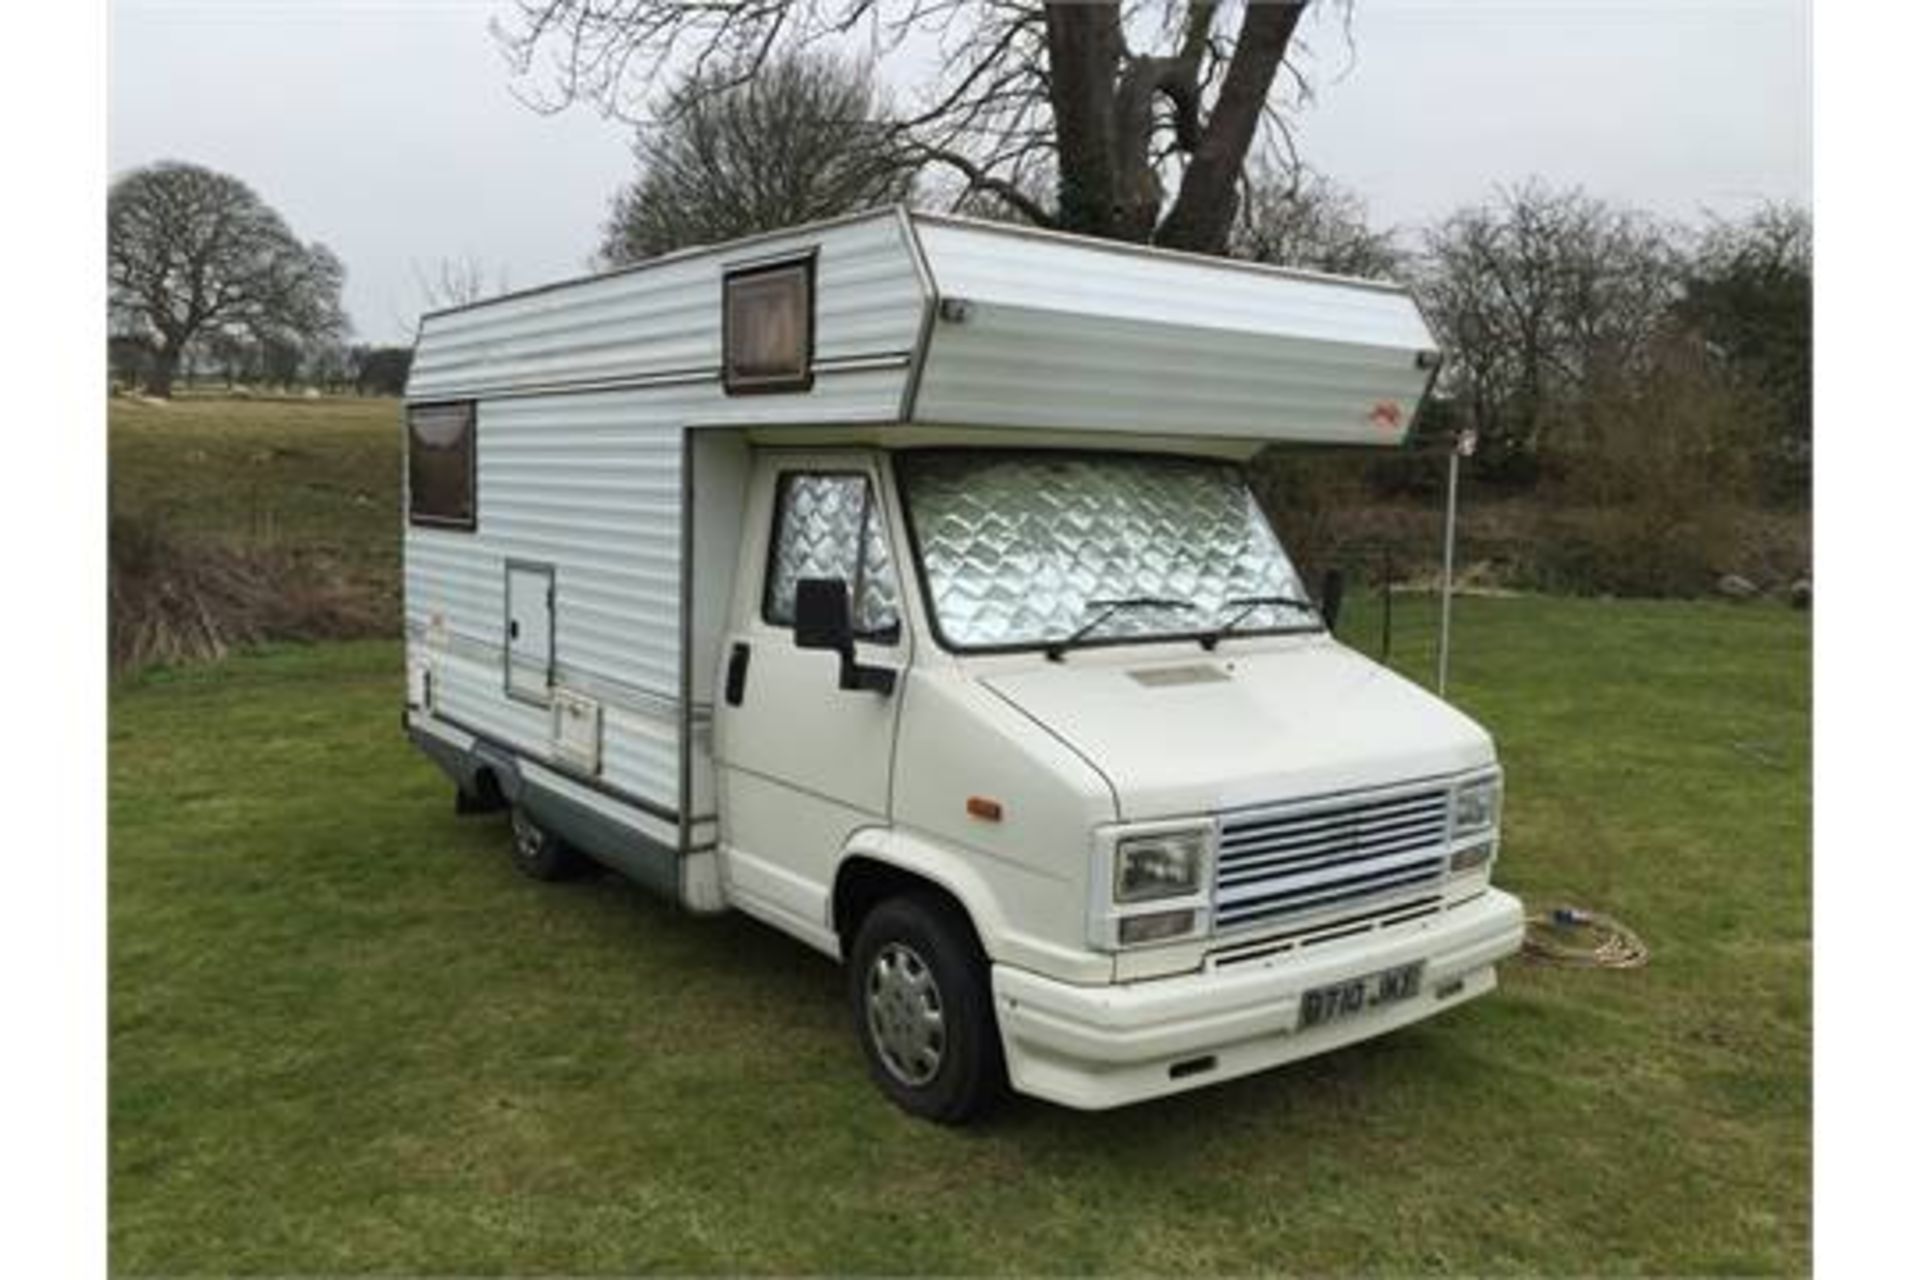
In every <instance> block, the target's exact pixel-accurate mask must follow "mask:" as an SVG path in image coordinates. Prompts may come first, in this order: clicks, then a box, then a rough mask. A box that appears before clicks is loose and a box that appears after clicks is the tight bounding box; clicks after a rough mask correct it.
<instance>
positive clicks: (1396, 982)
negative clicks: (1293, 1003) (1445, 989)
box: [1300, 960, 1426, 1028]
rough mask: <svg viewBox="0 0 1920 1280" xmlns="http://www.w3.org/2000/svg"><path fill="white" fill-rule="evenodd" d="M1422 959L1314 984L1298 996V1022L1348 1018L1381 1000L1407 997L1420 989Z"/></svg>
mask: <svg viewBox="0 0 1920 1280" xmlns="http://www.w3.org/2000/svg"><path fill="white" fill-rule="evenodd" d="M1425 967H1426V962H1425V961H1423V960H1416V961H1414V962H1413V963H1412V964H1403V965H1400V966H1398V967H1396V968H1392V969H1383V970H1381V971H1380V972H1379V973H1369V974H1367V975H1366V976H1365V977H1363V978H1348V979H1347V980H1346V981H1345V982H1334V983H1329V984H1328V985H1327V986H1324V987H1315V988H1314V989H1313V990H1311V991H1309V992H1307V993H1306V994H1305V995H1303V996H1301V997H1300V1025H1301V1026H1302V1027H1303V1028H1304V1027H1317V1026H1320V1025H1321V1024H1322V1023H1327V1022H1336V1021H1338V1020H1339V1019H1341V1018H1351V1017H1353V1016H1355V1015H1356V1014H1361V1013H1365V1012H1366V1011H1367V1010H1369V1009H1375V1008H1378V1007H1379V1006H1381V1005H1383V1004H1393V1003H1395V1002H1396V1001H1400V1000H1407V999H1411V998H1412V997H1413V996H1414V995H1416V994H1418V992H1419V990H1420V972H1421V970H1422V969H1424V968H1425Z"/></svg>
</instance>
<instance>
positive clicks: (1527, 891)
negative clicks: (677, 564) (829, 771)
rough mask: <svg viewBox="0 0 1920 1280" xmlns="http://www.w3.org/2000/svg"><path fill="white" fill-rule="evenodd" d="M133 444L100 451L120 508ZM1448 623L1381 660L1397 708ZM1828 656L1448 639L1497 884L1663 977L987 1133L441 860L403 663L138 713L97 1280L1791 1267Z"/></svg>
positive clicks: (1681, 620)
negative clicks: (1407, 671)
mask: <svg viewBox="0 0 1920 1280" xmlns="http://www.w3.org/2000/svg"><path fill="white" fill-rule="evenodd" d="M151 412H154V413H166V412H171V411H168V410H154V411H151ZM141 425H142V424H141V422H140V421H139V420H137V419H136V420H123V419H116V423H115V435H114V449H115V456H114V467H115V472H116V479H115V483H116V487H118V486H119V485H120V484H121V483H122V481H123V480H124V479H126V478H127V477H128V476H130V475H132V474H133V472H132V471H131V470H130V469H129V468H130V467H131V466H132V465H134V464H133V463H131V462H123V449H127V448H135V449H144V448H146V447H148V445H149V443H150V442H148V441H145V440H142V439H140V438H139V436H138V434H137V431H138V429H139V427H140V426H141ZM198 429H199V428H196V430H198ZM323 429H324V430H331V429H334V428H332V427H326V428H323ZM338 429H339V430H341V431H342V432H343V433H345V434H343V439H345V438H349V437H350V436H351V433H352V431H353V430H355V428H351V427H347V426H341V427H339V428H338ZM204 430H205V431H206V432H208V433H209V435H208V437H207V440H208V442H207V444H206V445H204V446H201V447H205V448H207V449H209V450H211V449H213V448H216V447H222V446H221V445H220V444H219V436H220V427H219V424H217V423H210V424H209V425H207V426H206V427H205V428H204ZM352 438H357V437H352ZM313 439H314V436H312V435H302V436H301V437H300V438H299V439H297V440H294V441H290V442H289V445H288V447H289V448H294V449H310V448H313V447H314V446H313V444H312V440H313ZM129 441H131V442H132V443H131V444H129ZM153 447H154V450H155V452H154V453H153V454H152V456H150V457H146V458H143V459H139V460H138V465H139V466H141V467H149V466H151V467H159V468H163V469H164V468H165V467H166V466H167V463H166V460H165V455H164V452H163V451H162V450H160V449H159V446H158V445H157V444H155V445H154V446H153ZM259 465H260V466H262V467H263V468H272V467H275V466H277V465H278V463H276V462H275V461H273V460H271V459H270V460H268V461H265V462H262V463H260V464H259ZM316 465H318V464H316ZM330 465H331V464H330V463H329V464H325V466H330ZM325 466H322V467H321V474H325ZM296 473H297V476H298V477H299V479H298V483H300V484H302V485H306V484H307V483H308V480H307V479H306V477H307V476H308V474H309V473H308V471H307V470H306V468H304V467H301V468H297V469H296ZM188 474H191V473H188ZM168 483H170V482H168ZM315 483H320V482H315ZM308 496H309V497H310V498H311V500H312V507H311V515H310V516H302V517H301V521H302V522H303V523H301V524H300V526H299V527H300V528H301V529H306V528H312V529H314V530H317V531H319V533H320V535H321V536H331V535H328V534H327V530H329V529H333V528H335V527H336V525H335V521H336V517H337V516H338V512H339V505H338V503H337V502H335V500H334V499H335V498H336V497H337V496H338V495H328V494H326V493H324V492H313V493H310V494H309V495H308ZM388 497H390V494H389V495H376V498H377V500H378V502H379V503H380V504H381V505H378V506H377V507H376V510H377V511H379V512H383V513H386V512H391V511H392V509H393V508H392V505H391V503H390V502H388V501H387V498H388ZM232 498H233V495H231V494H226V495H223V494H218V493H214V494H207V495H205V501H206V502H208V503H220V502H224V501H228V500H230V499H232ZM308 519H310V520H311V522H312V523H311V524H310V525H308V524H306V523H304V522H305V521H307V520H308ZM293 523H294V522H293V521H292V520H290V519H288V520H287V521H286V522H285V523H284V524H283V526H282V527H283V528H287V529H288V530H289V531H290V532H291V531H292V528H293ZM340 529H341V536H342V537H343V538H346V539H347V540H348V541H357V540H359V539H361V538H362V537H366V538H369V539H370V538H372V537H373V536H374V534H373V532H371V531H373V530H377V536H378V537H381V538H387V537H391V532H392V523H391V519H390V517H383V520H382V521H381V522H378V523H376V524H374V525H369V526H367V528H366V529H365V530H362V529H361V527H360V526H359V525H358V524H357V523H353V522H348V523H347V524H346V525H343V526H340ZM301 536H304V534H302V535H301ZM343 545H345V544H344V543H343ZM1355 604H1356V605H1357V606H1361V607H1360V608H1359V609H1358V610H1357V614H1356V617H1355V621H1354V624H1353V626H1352V628H1351V633H1352V634H1353V635H1355V636H1356V637H1357V638H1358V642H1359V643H1360V644H1361V646H1362V647H1363V648H1364V647H1367V644H1368V643H1369V642H1370V640H1371V637H1372V634H1373V629H1372V625H1371V623H1370V621H1369V620H1368V619H1367V618H1366V617H1365V616H1364V614H1365V612H1366V610H1365V607H1364V606H1366V605H1367V604H1368V602H1367V601H1356V602H1355ZM1430 621H1431V619H1430V616H1429V615H1428V613H1427V612H1426V611H1425V610H1422V609H1420V608H1419V607H1418V606H1410V607H1408V608H1403V609H1402V611H1401V616H1400V619H1399V622H1398V627H1399V637H1398V638H1397V639H1396V651H1397V652H1398V653H1399V654H1401V655H1403V656H1404V657H1406V658H1407V659H1408V660H1410V661H1414V662H1417V663H1418V665H1419V666H1420V668H1421V669H1422V673H1424V668H1425V665H1426V654H1427V653H1428V652H1429V651H1430V639H1431V634H1430ZM1809 631H1810V628H1809V626H1808V621H1807V618H1806V616H1805V615H1803V614H1795V613H1791V612H1789V611H1787V610H1785V609H1782V608H1778V607H1773V606H1757V605H1756V606H1750V607H1745V608H1742V607H1736V606H1726V605H1686V604H1625V603H1612V604H1609V603H1601V602H1590V601H1588V602H1579V601H1556V600H1547V599H1539V598H1516V599H1504V600H1492V599H1487V600H1481V599H1476V600H1470V601H1467V602H1465V603H1464V604H1463V606H1462V609H1461V614H1460V626H1459V633H1458V636H1459V639H1458V661H1457V663H1456V667H1455V684H1454V689H1453V692H1454V694H1455V697H1456V699H1457V701H1459V702H1460V703H1461V704H1462V705H1463V706H1465V707H1466V708H1467V709H1468V710H1469V711H1471V712H1472V713H1473V714H1475V715H1476V716H1478V717H1479V718H1480V719H1482V721H1483V722H1484V723H1486V724H1487V725H1488V726H1489V727H1490V728H1491V729H1492V730H1493V731H1494V732H1495V734H1496V736H1497V737H1498V739H1499V741H1500V743H1501V747H1502V753H1503V756H1504V759H1505V762H1506V766H1507V770H1508V796H1509V800H1508V809H1507V825H1506V831H1507V842H1506V847H1505V852H1504V854H1503V858H1502V863H1501V867H1500V871H1499V878H1500V879H1501V880H1502V881H1503V882H1504V883H1505V884H1506V885H1507V886H1508V887H1510V888H1512V889H1514V890H1516V891H1518V892H1520V893H1521V894H1522V895H1523V896H1525V897H1526V898H1527V899H1528V901H1529V902H1530V903H1531V904H1534V905H1546V904H1551V903H1554V902H1559V901H1563V900H1572V901H1577V902H1579V903H1581V904H1584V905H1588V906H1594V907H1601V908H1604V909H1607V910H1609V911H1612V912H1615V913H1617V914H1619V915H1621V916H1622V917H1624V918H1625V919H1626V920H1627V921H1629V922H1630V923H1632V924H1633V925H1634V926H1635V927H1637V928H1638V929H1639V930H1640V932H1641V933H1642V934H1643V936H1644V937H1645V938H1646V939H1647V940H1648V942H1649V943H1650V944H1651V946H1652V948H1653V952H1654V956H1653V963H1652V965H1651V966H1650V967H1649V968H1647V969H1645V970H1641V971H1637V972H1578V971H1565V970H1549V969H1541V968H1534V967H1529V966H1526V965H1524V964H1520V963H1511V964H1509V965H1508V966H1506V967H1505V969H1504V972H1503V984H1504V985H1503V988H1502V990H1501V991H1500V992H1499V993H1497V994H1496V995H1494V996H1493V997H1490V998H1488V999H1486V1000H1483V1001H1480V1002H1477V1003H1476V1004H1473V1005H1471V1006H1469V1007H1467V1008H1465V1009H1462V1010H1459V1011H1457V1012H1454V1013H1452V1014H1449V1015H1446V1016H1444V1017H1442V1018H1440V1019H1437V1020H1435V1021H1432V1022H1429V1023H1425V1024H1422V1025H1420V1026H1418V1027H1416V1028H1413V1029H1410V1030H1408V1031H1405V1032H1402V1033H1400V1034H1398V1035H1395V1036H1392V1037H1389V1038H1387V1039H1385V1040H1380V1041H1375V1042H1372V1043H1369V1044H1365V1045H1361V1046H1358V1047H1355V1048H1353V1049H1349V1050H1346V1051H1343V1052H1340V1053H1337V1054H1334V1055H1331V1056H1328V1057H1324V1058H1321V1059H1316V1060H1312V1061H1308V1062H1306V1063H1302V1064H1299V1065H1297V1066H1294V1067H1290V1068H1284V1069H1282V1070H1279V1071H1276V1072H1273V1073H1269V1074H1267V1075H1263V1076H1259V1077H1256V1078H1253V1079H1250V1080H1246V1081H1241V1082H1237V1083H1234V1084H1230V1085H1226V1086H1223V1087H1219V1088H1215V1089H1211V1090H1207V1091H1203V1092H1200V1093H1197V1094H1193V1095H1188V1096H1185V1097H1182V1098H1177V1099H1171V1100H1167V1101H1164V1102H1160V1103H1155V1104H1150V1105H1147V1106H1144V1107H1139V1108H1135V1109H1132V1110H1128V1111H1123V1112H1118V1113H1109V1114H1102V1115H1082V1114H1075V1113H1071V1112H1067V1111H1063V1110H1059V1109H1055V1108H1052V1107H1049V1106H1046V1105H1043V1104H1039V1103H1032V1102H1024V1101H1016V1102H1014V1103H1013V1104H1011V1105H1010V1106H1009V1107H1007V1108H1006V1110H1005V1111H1004V1113H1003V1114H1002V1115H1001V1116H1000V1117H999V1118H998V1119H997V1120H996V1121H995V1122H993V1123H992V1124H990V1125H988V1126H987V1127H985V1128H983V1129H980V1130H976V1131H968V1132H952V1131H947V1130H941V1129H937V1128H933V1127H930V1126H928V1125H925V1124H921V1123H917V1122H914V1121H911V1120H909V1119H907V1118H906V1117H904V1116H903V1115H901V1114H900V1113H898V1112H897V1111H895V1110H894V1109H893V1108H892V1107H890V1106H889V1105H888V1104H887V1103H886V1102H885V1101H884V1100H883V1099H882V1098H881V1096H880V1094H879V1093H878V1092H877V1091H876V1090H875V1089H873V1088H872V1087H871V1086H870V1085H869V1084H868V1083H867V1082H866V1080H865V1079H864V1077H863V1074H862V1066H861V1062H860V1059H859V1056H858V1052H857V1049H856V1046H855V1044H854V1040H853V1037H852V1035H851V1033H850V1029H849V1027H848V1025H847V1024H848V1019H847V1016H846V1014H845V1012H844V1009H843V1002H842V997H841V977H840V974H839V972H838V970H836V969H835V968H834V967H833V966H831V965H830V964H828V963H827V962H826V961H824V960H822V959H820V958H818V957H816V956H815V955H813V954H812V953H811V952H808V951H806V950H804V949H802V948H801V947H800V946H799V945H797V944H795V943H791V942H789V941H787V940H785V939H784V938H782V937H780V936H778V935H776V934H774V933H772V932H770V931H768V930H765V929H763V928H761V927H759V926H756V925H754V924H751V923H749V922H747V921H745V920H743V919H739V918H732V917H727V918H721V919H717V920H698V919H693V918H690V917H687V916H684V915H680V914H676V913H675V912H674V911H672V910H670V909H668V908H667V907H665V906H663V905H661V904H660V903H658V902H656V901H654V900H652V899H650V898H648V897H646V896H645V895H644V894H643V893H641V892H640V891H639V890H637V889H633V888H631V887H629V886H627V885H625V884H623V883H622V882H620V881H618V880H615V879H613V878H611V877H607V878H601V879H597V880H591V881H587V882H584V883H579V884H572V885H565V886H534V885H532V884H529V883H527V882H525V881H523V880H521V879H520V878H519V877H518V876H517V875H516V874H515V873H514V872H513V871H512V870H511V869H510V868H509V866H508V865H507V860H506V856H505V852H504V846H505V842H506V835H505V831H504V829H503V824H502V823H501V822H500V820H499V819H497V818H494V817H478V818H473V817H469V818H456V817H455V816H454V814H453V812H452V805H451V797H450V794H449V791H448V788H447V786H446V785H445V783H444V782H443V780H442V779H441V778H440V777H439V776H438V775H437V774H436V773H435V772H434V771H433V770H432V769H431V767H430V766H429V765H427V764H426V762H425V761H424V760H422V759H419V758H416V757H415V756H414V755H413V754H412V753H411V751H410V749H409V748H408V747H407V746H406V745H405V743H404V742H403V740H402V738H401V736H400V732H399V727H398V723H397V721H398V713H399V712H398V709H399V702H400V681H399V653H398V649H397V647H396V646H395V645H394V644H392V643H388V642H384V641H368V642H351V643H340V644H329V645H323V646H316V647H312V648H286V649H280V650H274V651H268V652H264V653H259V654H251V655H246V656H242V657H237V658H234V659H232V660H229V661H227V662H225V663H222V664H219V665H215V666H206V667H199V668H191V669H180V670H159V671H150V672H147V673H145V674H142V675H139V676H137V677H133V678H130V679H127V680H124V681H122V682H121V683H120V684H119V685H118V686H117V687H116V689H115V691H114V696H113V704H112V722H111V738H112V743H111V771H112V795H111V829H112V841H113V843H112V853H111V865H110V923H111V936H112V954H111V960H110V972H111V1043H112V1063H111V1070H112V1090H111V1119H112V1148H111V1157H110V1165H111V1190H112V1261H113V1265H114V1268H115V1270H116V1271H118V1272H122V1273H129V1272H141V1273H180V1272H204V1271H220V1272H302V1273H316V1272H318V1273H340V1272H383V1273H408V1272H431V1273H497V1272H541V1273H552V1272H563V1273H564V1272H571V1273H586V1272H610V1271H622V1272H631V1271H679V1272H689V1271H728V1272H740V1271H751V1272H775V1271H777V1272H803V1271H834V1272H866V1273H873V1272H942V1273H959V1272H989V1271H991V1272H1009V1271H1022V1272H1034V1271H1045V1272H1076V1273H1091V1272H1118V1271H1126V1272H1253V1271H1260V1272H1270V1271H1297V1272H1353V1271H1366V1272H1408V1271H1434V1270H1445V1271H1456V1272H1473V1273H1490V1272H1530V1273H1538V1272H1552V1273H1563V1274H1564V1273H1590V1272H1658V1273H1699V1272H1723V1273H1732V1272H1738V1273H1777V1272H1799V1271H1804V1270H1806V1269H1807V1268H1808V1267H1809V1266H1810V1241H1809V1180H1810V1152H1811V1139H1810V1069H1811V1061H1810V1058H1811V1013H1810V1007H1809V1006H1810V991H1809V977H1810V968H1811V950H1810V937H1809V896H1810V877H1811V868H1810V862H1809V857H1808V831H1809V819H1810V804H1811V796H1810V783H1809V764H1810V759H1809V756H1810V743H1809V710H1810V709H1809V690H1808V685H1809V665H1808V658H1809V655H1808V649H1809V639H1810V636H1809Z"/></svg>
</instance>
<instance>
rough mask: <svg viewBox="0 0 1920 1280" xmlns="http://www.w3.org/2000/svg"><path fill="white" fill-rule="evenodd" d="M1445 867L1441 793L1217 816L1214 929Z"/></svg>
mask: <svg viewBox="0 0 1920 1280" xmlns="http://www.w3.org/2000/svg"><path fill="white" fill-rule="evenodd" d="M1446 869H1447V789H1446V788H1445V787H1429V788H1425V789H1421V790H1414V791H1405V790H1401V791H1394V792H1390V793H1385V794H1382V793H1378V792H1376V793H1374V794H1372V795H1366V796H1345V797H1341V798H1339V799H1334V800H1322V801H1313V802H1309V803H1307V804H1304V805H1290V806H1288V807H1287V808H1285V809H1268V810H1264V811H1256V812H1251V813H1244V814H1235V815H1232V816H1230V817H1228V818H1226V819H1225V820H1224V821H1223V822H1222V823H1221V827H1220V857H1219V864H1218V867H1217V869H1216V870H1215V872H1214V920H1215V923H1216V925H1217V926H1218V927H1219V928H1221V929H1234V928H1239V927H1242V926H1245V925H1250V924H1256V923H1267V922H1271V921H1279V920H1294V919H1300V918H1305V917H1308V916H1314V915H1318V914H1320V913H1321V912H1323V911H1333V910H1345V909H1347V908H1351V907H1353V906H1354V905H1356V904H1359V903H1370V902H1383V901H1385V900H1387V899H1390V898H1396V897H1400V896H1404V895H1406V894H1408V893H1410V892H1412V891H1415V890H1418V889H1424V888H1426V887H1428V886H1430V885H1432V884H1434V883H1436V882H1437V881H1439V880H1440V879H1441V878H1442V877H1443V876H1444V875H1445V874H1446Z"/></svg>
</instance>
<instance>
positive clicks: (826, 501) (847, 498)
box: [761, 471, 900, 640]
mask: <svg viewBox="0 0 1920 1280" xmlns="http://www.w3.org/2000/svg"><path fill="white" fill-rule="evenodd" d="M802 578H839V579H841V580H843V581H844V582H846V584H847V587H848V589H849V590H850V591H851V592H852V594H853V625H854V629H855V631H857V632H858V633H859V634H860V635H862V636H866V637H868V638H871V639H877V640H886V639H892V638H893V637H894V636H897V635H898V634H899V631H900V587H899V582H898V580H897V579H896V578H895V576H894V571H893V560H892V557H891V556H889V555H888V553H887V539H886V533H885V530H884V529H883V528H882V527H881V523H880V510H879V505H878V503H877V502H876V501H875V499H874V492H873V486H872V484H871V483H869V481H868V479H867V477H866V476H865V475H864V474H859V473H854V472H835V473H824V472H805V471H789V472H787V473H786V474H785V475H783V476H781V477H780V488H779V495H778V499H777V502H776V506H775V510H774V524H773V547H772V549H771V554H770V556H769V558H768V563H767V584H766V593H765V596H764V597H763V599H762V601H761V615H762V616H763V617H764V618H765V619H766V620H767V621H768V622H769V623H772V624H773V625H774V626H780V627H787V626H792V625H793V600H794V596H795V594H796V593H797V591H798V588H799V583H800V579H802Z"/></svg>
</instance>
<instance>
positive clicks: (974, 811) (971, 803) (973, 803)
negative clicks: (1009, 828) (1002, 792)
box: [967, 796, 1000, 822]
mask: <svg viewBox="0 0 1920 1280" xmlns="http://www.w3.org/2000/svg"><path fill="white" fill-rule="evenodd" d="M967 813H968V815H969V816H971V817H975V818H980V819H982V820H983V821H986V822H998V821H1000V802H999V801H998V800H989V799H987V798H986V797H985V796H968V797H967Z"/></svg>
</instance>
